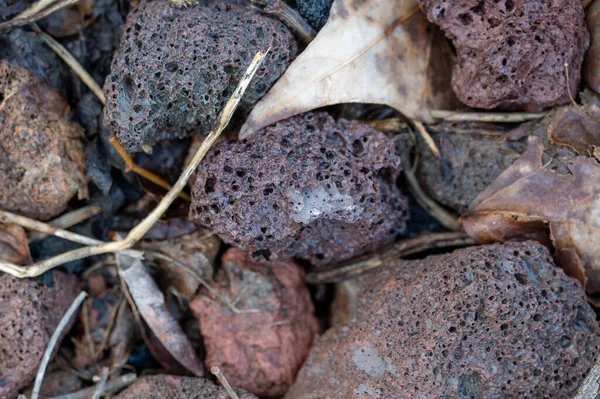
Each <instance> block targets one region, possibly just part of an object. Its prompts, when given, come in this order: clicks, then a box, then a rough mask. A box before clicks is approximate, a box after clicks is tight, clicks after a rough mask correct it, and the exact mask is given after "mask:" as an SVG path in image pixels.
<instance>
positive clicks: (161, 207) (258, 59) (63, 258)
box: [0, 49, 270, 278]
mask: <svg viewBox="0 0 600 399" xmlns="http://www.w3.org/2000/svg"><path fill="white" fill-rule="evenodd" d="M269 50H270V49H267V51H266V52H264V53H262V52H258V53H257V54H256V56H255V57H254V59H253V60H252V63H251V64H250V66H249V67H248V69H247V70H246V72H245V74H244V75H243V77H242V79H241V80H240V82H239V84H238V86H237V88H236V89H235V90H234V92H233V95H232V96H231V98H230V99H229V101H228V102H227V104H225V107H224V108H223V112H222V113H221V118H220V119H219V123H218V125H217V127H216V128H215V129H213V130H212V131H211V133H210V134H209V135H208V137H206V139H205V140H204V141H203V142H202V145H200V148H198V151H197V152H196V154H194V157H193V158H192V160H191V161H190V163H189V164H188V165H187V166H186V167H185V169H184V171H183V172H182V174H181V176H179V179H178V180H177V182H176V183H175V185H174V186H173V187H172V188H171V190H169V192H168V193H167V194H166V195H165V196H164V197H163V198H162V200H161V201H160V203H159V204H158V205H157V206H156V208H155V209H154V210H153V211H152V212H151V213H150V214H149V215H148V216H146V218H145V219H144V220H142V221H141V222H140V223H139V224H138V225H137V226H136V227H134V228H133V229H132V230H131V231H130V232H129V234H128V235H127V237H125V239H123V240H119V241H115V242H111V243H103V244H99V245H95V246H88V247H84V248H79V249H75V250H73V251H69V252H65V253H63V254H61V255H58V256H54V257H52V258H50V259H46V260H44V261H42V262H38V263H34V264H32V265H29V266H26V267H22V266H18V265H13V264H11V263H6V262H4V263H2V262H0V271H3V272H5V273H8V274H10V275H11V276H13V277H17V278H27V277H36V276H39V275H41V274H43V273H45V272H47V271H48V270H51V269H53V268H55V267H57V266H60V265H62V264H64V263H67V262H71V261H73V260H78V259H83V258H87V257H90V256H94V255H102V254H105V253H110V252H120V251H124V250H127V249H129V248H131V247H132V246H134V245H135V243H136V242H138V241H139V240H141V239H142V238H143V237H144V235H145V234H146V233H147V232H148V230H150V228H152V226H153V225H154V224H155V223H156V222H157V221H158V220H159V219H160V218H161V216H162V215H163V213H165V212H166V210H167V209H168V208H169V206H170V205H171V204H172V203H173V201H175V198H177V196H178V195H179V193H180V192H181V191H182V190H183V189H184V187H185V186H186V184H187V181H188V180H189V178H190V176H191V175H192V173H194V170H195V169H196V168H197V167H198V165H199V164H200V162H201V161H202V159H203V158H204V156H205V155H206V153H207V152H208V150H209V149H210V147H211V146H212V145H213V144H214V142H215V141H216V140H217V139H218V138H219V136H220V135H221V133H222V132H223V130H224V129H225V126H227V124H228V123H229V120H230V119H231V117H232V115H233V112H234V111H235V109H236V108H237V106H238V104H239V102H240V99H241V98H242V95H243V94H244V92H245V91H246V88H247V87H248V85H249V84H250V82H251V80H252V78H253V77H254V74H255V73H256V71H257V70H258V68H259V67H260V64H261V63H262V61H263V60H264V58H265V56H266V54H267V53H268V51H269ZM69 233H70V232H69ZM136 252H137V251H135V252H134V253H136ZM127 255H128V256H130V255H129V254H127ZM136 255H138V256H135V257H138V258H140V257H139V254H137V253H136Z"/></svg>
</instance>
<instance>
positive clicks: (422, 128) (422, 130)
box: [413, 121, 442, 159]
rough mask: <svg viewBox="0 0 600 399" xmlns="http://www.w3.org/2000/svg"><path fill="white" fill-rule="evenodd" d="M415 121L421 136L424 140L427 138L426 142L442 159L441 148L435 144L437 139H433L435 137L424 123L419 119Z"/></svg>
mask: <svg viewBox="0 0 600 399" xmlns="http://www.w3.org/2000/svg"><path fill="white" fill-rule="evenodd" d="M413 123H414V125H415V127H416V128H417V131H418V132H419V134H420V135H421V137H423V140H425V143H426V144H427V146H428V147H429V149H430V150H431V152H432V153H433V155H435V157H436V158H437V159H440V158H441V157H442V156H441V155H440V150H438V148H437V146H436V145H435V141H433V138H432V137H431V135H430V134H429V132H428V131H427V129H426V128H425V125H423V124H422V123H421V122H419V121H413Z"/></svg>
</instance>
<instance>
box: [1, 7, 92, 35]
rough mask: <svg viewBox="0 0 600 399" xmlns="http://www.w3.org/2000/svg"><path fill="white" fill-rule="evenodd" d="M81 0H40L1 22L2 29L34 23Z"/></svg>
mask: <svg viewBox="0 0 600 399" xmlns="http://www.w3.org/2000/svg"><path fill="white" fill-rule="evenodd" d="M79 1H80V0H62V1H61V0H59V1H56V0H40V1H38V2H37V3H34V4H33V5H31V7H29V8H28V9H26V10H24V11H23V12H21V13H20V14H18V15H16V16H15V17H14V18H12V19H10V20H8V21H5V22H2V23H0V29H5V28H14V27H17V26H23V25H27V24H31V23H34V22H35V21H38V20H40V19H42V18H44V17H47V16H48V15H50V14H52V13H54V12H56V11H58V10H60V9H61V8H65V7H69V6H71V5H73V4H75V3H77V2H79Z"/></svg>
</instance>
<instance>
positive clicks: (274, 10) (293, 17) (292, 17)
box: [250, 0, 317, 44]
mask: <svg viewBox="0 0 600 399" xmlns="http://www.w3.org/2000/svg"><path fill="white" fill-rule="evenodd" d="M250 4H251V5H252V7H253V8H255V9H257V10H259V11H260V12H262V13H264V14H267V15H270V16H273V17H275V18H277V19H279V20H280V21H281V22H283V23H284V25H285V26H287V27H288V28H290V30H291V31H292V32H294V33H296V34H297V35H298V36H300V38H302V40H303V41H304V42H305V43H307V44H308V43H310V42H312V41H313V39H314V38H315V36H317V32H315V30H314V29H313V28H312V26H310V25H309V24H308V23H307V22H306V20H305V19H304V18H302V16H301V15H300V14H299V13H298V11H296V10H295V9H293V8H292V7H290V6H288V5H287V4H286V3H285V2H284V1H283V0H251V1H250Z"/></svg>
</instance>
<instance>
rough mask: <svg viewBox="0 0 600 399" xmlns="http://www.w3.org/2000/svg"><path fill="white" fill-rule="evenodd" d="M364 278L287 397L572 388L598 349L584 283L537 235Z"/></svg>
mask: <svg viewBox="0 0 600 399" xmlns="http://www.w3.org/2000/svg"><path fill="white" fill-rule="evenodd" d="M359 285H360V288H359V289H360V291H359V294H358V298H359V303H358V314H357V316H356V318H354V319H351V320H350V321H349V322H348V324H346V325H338V326H335V327H333V328H332V329H330V330H329V331H327V332H326V333H325V334H324V335H323V336H322V337H321V339H319V341H318V342H317V344H316V345H315V346H314V347H313V349H312V350H311V354H310V355H309V358H308V359H307V361H306V363H305V365H304V366H303V368H302V369H301V371H300V373H299V375H298V378H297V380H296V383H295V384H294V386H292V388H291V389H290V390H289V391H288V393H287V395H286V398H293V399H302V398H324V397H328V398H350V397H354V398H509V397H510V398H571V397H572V396H573V394H574V393H575V391H576V389H577V387H578V386H579V385H580V384H581V383H582V382H583V380H584V378H585V377H586V375H587V373H588V372H589V370H590V369H591V367H592V366H593V365H594V363H595V360H596V357H597V354H598V350H600V336H599V334H598V323H597V321H596V317H595V314H594V312H593V310H592V309H591V308H590V306H589V305H588V304H587V302H586V297H585V294H584V292H583V289H582V288H581V285H580V283H579V282H578V281H576V280H575V279H572V278H569V277H567V276H566V275H565V274H564V272H563V271H562V269H560V268H558V267H557V266H555V265H554V264H553V262H552V258H551V257H550V254H549V252H548V250H547V249H546V248H545V247H543V246H541V245H540V244H538V243H534V242H530V241H529V242H524V243H512V244H505V245H499V244H496V245H489V246H481V247H472V248H467V249H462V250H457V251H455V252H453V253H450V254H445V255H437V256H430V257H428V258H425V259H422V260H414V261H392V262H390V263H388V264H387V265H385V266H384V267H382V268H381V269H378V270H377V271H375V272H373V273H369V274H366V275H364V277H362V278H361V279H360V281H359Z"/></svg>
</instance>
